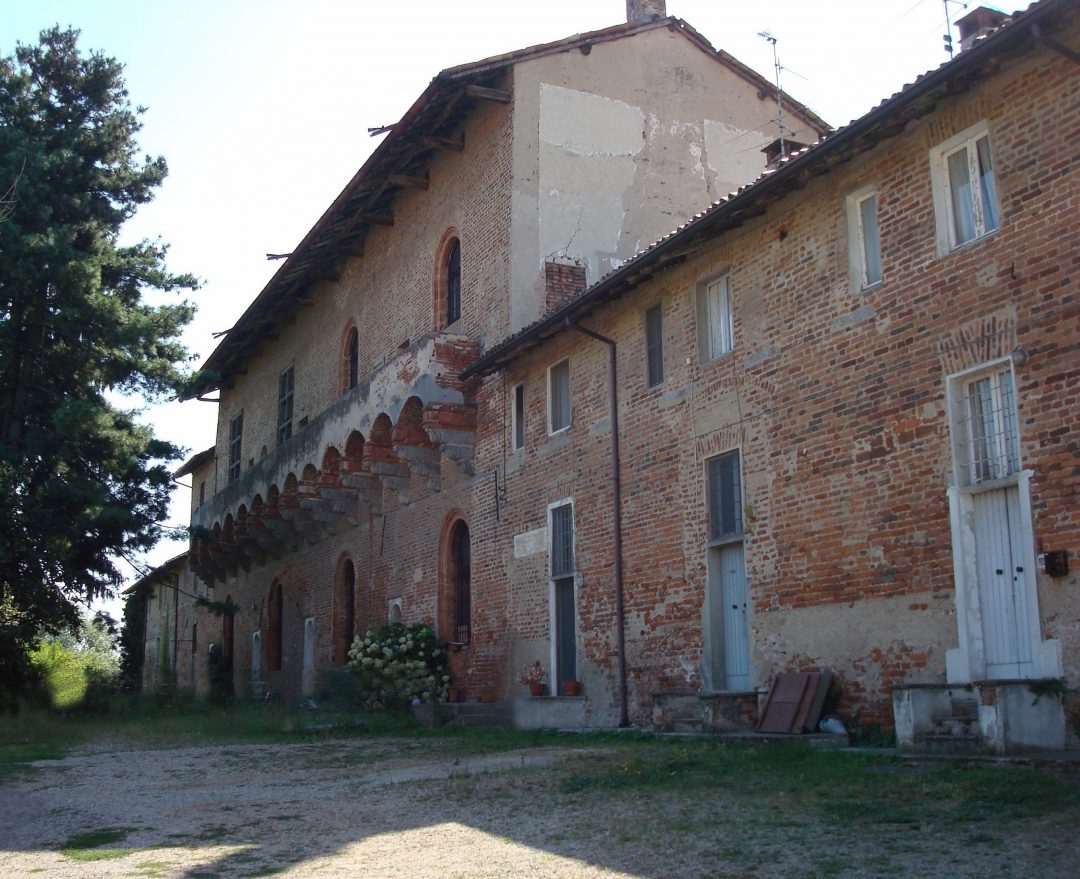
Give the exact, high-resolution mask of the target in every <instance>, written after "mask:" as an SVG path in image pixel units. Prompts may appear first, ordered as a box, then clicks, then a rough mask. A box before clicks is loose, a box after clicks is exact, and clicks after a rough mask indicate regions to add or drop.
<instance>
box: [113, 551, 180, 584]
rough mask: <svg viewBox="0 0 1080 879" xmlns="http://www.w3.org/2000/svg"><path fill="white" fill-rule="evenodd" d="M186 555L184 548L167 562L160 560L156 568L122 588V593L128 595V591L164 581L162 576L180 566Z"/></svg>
mask: <svg viewBox="0 0 1080 879" xmlns="http://www.w3.org/2000/svg"><path fill="white" fill-rule="evenodd" d="M187 557H188V553H187V550H186V549H185V550H184V551H183V552H182V553H180V555H175V556H173V557H172V558H171V559H169V560H168V561H167V562H162V563H161V564H160V565H158V566H157V567H156V568H154V569H152V570H150V571H147V572H146V573H145V574H143V575H142V576H141V577H140V578H139V579H138V580H136V581H135V582H134V583H132V584H131V585H130V586H128V588H127V589H125V590H124V592H123V594H124V595H129V594H130V593H132V592H135V591H136V590H138V589H142V588H145V587H146V586H152V585H154V584H156V583H159V582H164V581H163V579H162V576H163V575H164V574H166V573H168V572H170V571H172V569H173V568H176V567H181V568H182V567H183V564H184V562H185V561H187Z"/></svg>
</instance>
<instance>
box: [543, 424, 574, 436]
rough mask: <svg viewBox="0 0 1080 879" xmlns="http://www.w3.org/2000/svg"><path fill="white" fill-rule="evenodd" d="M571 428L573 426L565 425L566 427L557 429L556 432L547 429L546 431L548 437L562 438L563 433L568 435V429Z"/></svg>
mask: <svg viewBox="0 0 1080 879" xmlns="http://www.w3.org/2000/svg"><path fill="white" fill-rule="evenodd" d="M572 426H573V425H571V424H568V425H566V427H560V428H559V429H558V430H551V429H549V430H548V436H562V434H564V433H569V432H570V428H571V427H572Z"/></svg>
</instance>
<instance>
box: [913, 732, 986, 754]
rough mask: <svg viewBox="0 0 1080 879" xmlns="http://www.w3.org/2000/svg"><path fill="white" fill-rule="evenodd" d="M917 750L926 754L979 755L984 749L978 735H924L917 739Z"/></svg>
mask: <svg viewBox="0 0 1080 879" xmlns="http://www.w3.org/2000/svg"><path fill="white" fill-rule="evenodd" d="M915 750H916V751H920V752H921V753H924V754H978V753H980V752H981V751H982V750H983V747H982V739H981V738H979V736H977V735H950V734H948V733H946V734H941V733H924V734H922V735H919V736H916V737H915Z"/></svg>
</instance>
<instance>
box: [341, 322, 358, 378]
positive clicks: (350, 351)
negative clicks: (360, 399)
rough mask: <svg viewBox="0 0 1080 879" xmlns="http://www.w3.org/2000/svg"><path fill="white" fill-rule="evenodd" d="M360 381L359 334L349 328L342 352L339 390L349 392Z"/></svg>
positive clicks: (354, 329) (352, 328)
mask: <svg viewBox="0 0 1080 879" xmlns="http://www.w3.org/2000/svg"><path fill="white" fill-rule="evenodd" d="M359 381H360V333H359V331H358V330H357V329H356V327H350V328H349V331H348V332H347V333H346V334H345V345H344V346H343V350H342V364H341V390H342V391H351V390H352V389H353V388H355V387H356V385H357V384H358V383H359Z"/></svg>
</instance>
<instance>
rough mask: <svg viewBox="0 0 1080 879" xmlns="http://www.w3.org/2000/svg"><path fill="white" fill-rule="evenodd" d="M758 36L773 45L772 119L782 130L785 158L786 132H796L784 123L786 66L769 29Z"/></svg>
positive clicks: (781, 145) (781, 150) (782, 155)
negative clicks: (782, 77) (783, 74)
mask: <svg viewBox="0 0 1080 879" xmlns="http://www.w3.org/2000/svg"><path fill="white" fill-rule="evenodd" d="M758 36H759V37H761V38H762V39H763V40H765V41H766V42H767V43H769V44H770V45H771V46H772V57H773V69H774V70H775V71H776V118H775V119H773V120H772V121H773V122H775V123H776V127H777V129H778V130H779V131H780V153H779V155H780V157H781V158H783V157H784V155H786V153H785V150H784V134H785V133H786V134H794V133H795V132H794V131H793V130H792V129H790V128H788V127H787V126H786V125H785V124H784V93H783V91H781V90H780V71H781V70H783V69H784V68H783V67H781V66H780V56H779V55H778V54H777V51H776V37H774V36H773V35H772V34H771V33H769V32H768V31H758ZM796 75H798V74H796Z"/></svg>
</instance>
